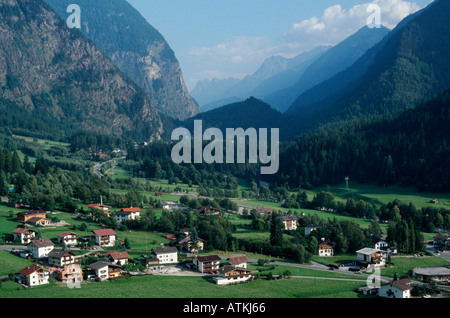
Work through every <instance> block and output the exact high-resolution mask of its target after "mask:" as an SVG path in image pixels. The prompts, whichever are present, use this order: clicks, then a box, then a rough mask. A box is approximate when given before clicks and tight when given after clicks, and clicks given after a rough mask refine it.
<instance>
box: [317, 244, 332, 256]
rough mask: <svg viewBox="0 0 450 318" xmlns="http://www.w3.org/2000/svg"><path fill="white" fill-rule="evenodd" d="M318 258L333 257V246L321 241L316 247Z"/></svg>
mask: <svg viewBox="0 0 450 318" xmlns="http://www.w3.org/2000/svg"><path fill="white" fill-rule="evenodd" d="M318 250H319V256H322V257H329V256H333V255H334V249H333V244H331V243H330V242H328V241H322V242H320V243H319V246H318Z"/></svg>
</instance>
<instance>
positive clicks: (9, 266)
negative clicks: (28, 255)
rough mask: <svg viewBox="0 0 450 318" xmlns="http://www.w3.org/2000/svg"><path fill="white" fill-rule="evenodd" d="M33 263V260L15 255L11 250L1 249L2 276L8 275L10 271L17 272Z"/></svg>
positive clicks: (0, 266)
mask: <svg viewBox="0 0 450 318" xmlns="http://www.w3.org/2000/svg"><path fill="white" fill-rule="evenodd" d="M31 264H33V262H32V261H31V260H27V259H24V258H21V257H18V256H16V255H13V254H11V253H10V252H9V251H0V276H4V275H8V274H9V273H10V272H14V273H17V271H19V270H21V269H22V268H24V267H27V266H30V265H31Z"/></svg>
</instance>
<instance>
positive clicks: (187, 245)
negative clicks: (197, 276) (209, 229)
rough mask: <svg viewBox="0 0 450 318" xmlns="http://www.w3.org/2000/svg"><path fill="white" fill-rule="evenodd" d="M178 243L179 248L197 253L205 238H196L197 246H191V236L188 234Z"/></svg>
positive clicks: (201, 248) (200, 249)
mask: <svg viewBox="0 0 450 318" xmlns="http://www.w3.org/2000/svg"><path fill="white" fill-rule="evenodd" d="M178 245H179V246H180V249H181V250H184V251H188V252H189V253H198V252H200V251H203V248H204V246H205V240H203V239H201V238H198V239H197V244H196V245H197V246H193V242H192V239H191V236H190V235H188V236H186V237H185V238H184V239H182V240H181V241H179V242H178Z"/></svg>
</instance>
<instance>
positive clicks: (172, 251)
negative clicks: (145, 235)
mask: <svg viewBox="0 0 450 318" xmlns="http://www.w3.org/2000/svg"><path fill="white" fill-rule="evenodd" d="M153 255H154V256H155V257H156V258H157V259H158V260H159V264H173V263H178V250H177V248H176V247H160V248H154V249H153Z"/></svg>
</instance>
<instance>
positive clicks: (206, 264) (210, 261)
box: [193, 255, 221, 274]
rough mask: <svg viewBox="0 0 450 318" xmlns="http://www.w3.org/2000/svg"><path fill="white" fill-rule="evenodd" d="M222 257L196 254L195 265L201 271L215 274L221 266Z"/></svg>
mask: <svg viewBox="0 0 450 318" xmlns="http://www.w3.org/2000/svg"><path fill="white" fill-rule="evenodd" d="M220 261H221V258H220V257H219V256H218V255H206V256H196V257H195V258H194V261H193V263H194V267H195V268H196V269H197V270H198V271H199V272H201V273H210V274H214V272H216V271H217V270H219V267H220Z"/></svg>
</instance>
